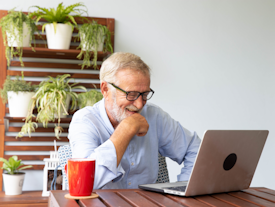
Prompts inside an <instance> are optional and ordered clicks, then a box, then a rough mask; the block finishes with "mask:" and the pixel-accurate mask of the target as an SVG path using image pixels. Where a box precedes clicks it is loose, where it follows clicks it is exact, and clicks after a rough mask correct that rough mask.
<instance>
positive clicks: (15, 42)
mask: <svg viewBox="0 0 275 207" xmlns="http://www.w3.org/2000/svg"><path fill="white" fill-rule="evenodd" d="M7 40H8V46H9V47H29V42H30V30H29V28H28V27H27V25H26V23H25V22H23V41H22V42H21V43H20V42H19V32H18V29H17V28H14V35H12V34H11V33H9V32H7Z"/></svg>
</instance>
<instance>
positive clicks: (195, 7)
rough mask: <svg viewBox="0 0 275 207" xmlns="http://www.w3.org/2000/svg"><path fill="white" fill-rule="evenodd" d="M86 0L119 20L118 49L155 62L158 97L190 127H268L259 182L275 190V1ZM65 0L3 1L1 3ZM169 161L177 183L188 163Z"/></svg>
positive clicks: (92, 9)
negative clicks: (181, 165)
mask: <svg viewBox="0 0 275 207" xmlns="http://www.w3.org/2000/svg"><path fill="white" fill-rule="evenodd" d="M60 2H61V1H60ZM63 2H64V4H65V5H69V4H72V3H76V2H77V1H75V0H66V1H63ZM82 2H84V3H85V5H86V6H87V7H88V9H89V16H95V17H111V18H115V20H116V27H115V35H116V36H115V51H124V52H132V53H135V54H137V55H139V56H141V57H142V59H143V60H145V62H147V63H148V64H149V66H150V67H151V68H152V70H153V74H152V85H151V87H152V88H153V89H154V90H155V95H154V97H153V99H152V102H153V103H155V104H157V105H159V106H161V107H162V108H163V109H164V110H166V111H167V112H169V113H170V114H171V115H172V117H174V118H175V119H176V120H178V121H180V123H181V124H182V125H183V126H184V127H186V128H188V129H190V130H195V131H197V132H198V134H199V135H200V137H202V136H203V132H204V131H205V130H207V129H268V130H269V131H270V134H269V137H268V140H267V143H266V146H265V148H264V151H263V154H262V157H261V160H260V163H259V165H258V168H257V171H256V174H255V176H254V179H253V182H252V186H263V187H268V188H271V189H275V178H274V175H275V167H274V161H273V158H274V157H275V150H274V145H275V138H274V136H275V130H274V127H275V119H274V117H275V110H274V107H275V87H274V80H275V70H274V66H275V58H274V56H275V41H274V40H275V39H274V38H275V12H274V10H275V9H274V8H275V1H273V0H227V1H225V0H195V1H193V0H170V1H168V0H166V1H165V0H151V1H149V0H138V1H137V0H135V1H134V0H131V1H129V0H116V1H113V0H101V1H99V0H83V1H82ZM58 3H59V2H56V0H47V1H34V0H24V1H21V0H13V1H4V0H0V5H1V6H0V9H12V8H13V7H15V6H17V9H22V10H24V11H27V10H28V8H29V6H32V5H39V6H42V7H56V6H57V4H58ZM168 166H169V173H170V179H171V181H175V180H176V175H177V174H179V172H180V167H179V166H178V165H177V164H176V163H174V162H172V161H169V163H168ZM41 188H42V187H41Z"/></svg>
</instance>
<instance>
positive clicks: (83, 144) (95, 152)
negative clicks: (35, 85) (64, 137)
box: [69, 53, 200, 189]
mask: <svg viewBox="0 0 275 207" xmlns="http://www.w3.org/2000/svg"><path fill="white" fill-rule="evenodd" d="M100 86H101V92H102V94H103V96H104V98H103V99H102V100H101V101H99V102H98V103H97V104H95V105H94V106H93V107H85V108H83V109H81V110H79V111H77V112H76V113H75V114H74V116H73V119H72V121H71V124H70V127H69V139H70V144H71V146H72V152H73V157H75V158H95V159H96V172H95V182H94V188H95V189H98V188H138V185H139V184H146V183H154V182H156V180H157V176H158V153H160V154H161V155H163V156H165V157H169V158H171V159H172V160H174V161H176V162H177V163H178V164H181V163H182V162H183V161H184V167H183V168H182V170H181V174H179V175H178V181H183V180H188V179H189V176H190V173H191V170H192V167H193V163H194V160H195V157H196V155H197V151H198V147H199V145H200V139H199V138H198V136H197V134H196V133H195V132H190V131H188V130H187V129H185V128H183V127H182V126H181V125H180V124H179V123H178V122H177V121H175V120H174V119H172V118H171V117H170V116H169V115H168V114H167V113H166V112H164V111H163V110H162V109H160V108H159V107H157V106H156V105H153V104H151V103H147V100H149V99H150V98H151V97H152V96H153V94H154V91H153V90H152V89H151V88H150V69H149V67H148V66H147V65H146V64H145V63H144V62H143V61H142V60H141V59H140V58H139V57H138V56H136V55H134V54H130V53H115V54H113V55H111V56H110V57H109V58H108V59H107V60H105V61H104V62H103V64H102V67H101V70H100Z"/></svg>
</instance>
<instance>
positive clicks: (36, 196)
mask: <svg viewBox="0 0 275 207" xmlns="http://www.w3.org/2000/svg"><path fill="white" fill-rule="evenodd" d="M0 206H5V207H17V206H20V207H21V206H22V207H32V206H37V207H42V206H43V207H47V206H48V197H42V191H23V193H22V194H21V195H13V196H11V195H10V196H8V195H5V192H0Z"/></svg>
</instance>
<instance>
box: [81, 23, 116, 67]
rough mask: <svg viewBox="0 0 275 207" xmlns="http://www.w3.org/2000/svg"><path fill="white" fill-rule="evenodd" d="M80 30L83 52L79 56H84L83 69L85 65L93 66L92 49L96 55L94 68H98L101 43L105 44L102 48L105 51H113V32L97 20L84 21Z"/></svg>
mask: <svg viewBox="0 0 275 207" xmlns="http://www.w3.org/2000/svg"><path fill="white" fill-rule="evenodd" d="M78 30H79V33H78V38H80V40H81V41H80V45H79V47H78V48H81V52H80V53H79V55H78V56H77V58H79V59H81V58H82V56H83V63H82V64H81V65H82V67H81V69H83V68H84V67H85V66H86V67H89V66H91V61H90V59H91V55H92V54H91V51H92V52H93V55H94V57H93V60H92V65H93V67H94V69H97V52H98V49H99V46H100V44H103V48H102V49H101V50H103V51H104V52H106V51H108V52H111V53H113V47H112V43H111V32H110V30H109V29H108V28H107V27H106V26H104V25H101V24H98V23H97V22H96V21H93V22H91V23H84V24H83V25H82V26H80V27H79V28H78Z"/></svg>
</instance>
